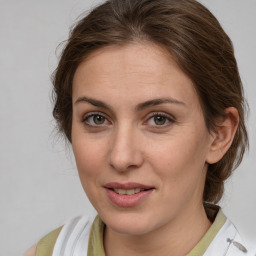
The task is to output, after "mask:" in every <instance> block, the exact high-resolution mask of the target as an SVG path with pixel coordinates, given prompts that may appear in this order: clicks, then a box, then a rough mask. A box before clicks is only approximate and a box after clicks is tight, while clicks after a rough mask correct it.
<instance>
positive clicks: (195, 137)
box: [148, 129, 207, 193]
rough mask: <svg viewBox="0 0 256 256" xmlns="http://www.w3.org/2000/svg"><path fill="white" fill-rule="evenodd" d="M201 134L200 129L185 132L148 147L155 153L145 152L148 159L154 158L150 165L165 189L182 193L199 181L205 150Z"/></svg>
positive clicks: (203, 164) (205, 144)
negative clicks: (147, 154)
mask: <svg viewBox="0 0 256 256" xmlns="http://www.w3.org/2000/svg"><path fill="white" fill-rule="evenodd" d="M204 135H205V133H203V130H202V131H201V132H196V131H195V132H193V130H188V131H187V132H186V131H185V129H184V130H183V131H182V132H181V133H179V134H176V135H175V136H173V137H170V138H168V140H166V141H162V143H159V144H158V145H157V146H155V147H149V148H150V149H152V148H154V152H152V151H151V152H148V153H149V154H150V156H151V157H149V159H150V158H151V159H154V161H151V165H153V166H154V170H155V171H156V172H157V174H158V176H159V177H160V178H161V180H162V182H163V184H164V185H165V184H166V186H165V189H166V190H169V191H170V190H172V191H173V192H175V191H180V192H184V191H185V190H186V189H187V190H189V189H191V187H193V186H195V185H198V183H200V182H201V181H202V179H203V177H204V176H203V175H202V174H203V170H204V166H205V158H206V149H207V137H204ZM167 181H168V182H167ZM175 193H177V192H175Z"/></svg>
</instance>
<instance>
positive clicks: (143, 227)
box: [102, 213, 155, 236]
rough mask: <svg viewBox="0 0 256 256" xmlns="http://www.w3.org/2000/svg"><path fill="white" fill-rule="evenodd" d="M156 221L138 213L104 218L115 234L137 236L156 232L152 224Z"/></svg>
mask: <svg viewBox="0 0 256 256" xmlns="http://www.w3.org/2000/svg"><path fill="white" fill-rule="evenodd" d="M152 217H153V216H152ZM154 219H155V218H150V216H145V215H144V214H138V213H137V214H136V213H121V214H118V215H116V216H115V215H114V214H113V215H111V216H102V220H103V222H104V223H105V224H106V225H107V227H109V228H110V229H111V230H113V231H114V232H116V233H119V234H123V235H135V236H139V235H144V234H147V233H149V232H151V231H152V230H154V223H153V222H152V221H153V220H154Z"/></svg>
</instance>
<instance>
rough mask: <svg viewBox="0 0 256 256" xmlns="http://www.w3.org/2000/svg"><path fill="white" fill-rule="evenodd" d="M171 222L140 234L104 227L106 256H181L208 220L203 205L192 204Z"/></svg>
mask: <svg viewBox="0 0 256 256" xmlns="http://www.w3.org/2000/svg"><path fill="white" fill-rule="evenodd" d="M191 207H192V209H187V210H186V211H183V213H181V214H179V216H178V217H177V218H176V219H175V220H173V221H172V222H171V223H168V224H167V225H164V226H163V227H161V228H159V229H157V230H154V231H152V232H150V233H147V234H143V235H136V236H132V235H124V234H120V233H117V232H115V231H114V230H111V229H109V228H108V227H106V230H105V233H104V247H105V252H106V256H117V255H122V256H128V255H133V256H137V255H140V256H144V255H147V256H151V255H152V256H153V255H154V256H158V255H159V256H160V255H161V256H163V255H172V256H183V255H186V254H188V253H189V252H190V251H191V250H192V249H193V248H194V247H195V245H196V244H197V243H198V242H199V241H200V240H201V238H202V237H203V236H204V234H205V233H206V231H207V230H208V229H209V227H210V225H211V223H210V221H209V220H208V218H207V215H206V213H205V210H204V207H203V205H202V204H198V205H197V206H196V205H192V206H190V207H188V208H191Z"/></svg>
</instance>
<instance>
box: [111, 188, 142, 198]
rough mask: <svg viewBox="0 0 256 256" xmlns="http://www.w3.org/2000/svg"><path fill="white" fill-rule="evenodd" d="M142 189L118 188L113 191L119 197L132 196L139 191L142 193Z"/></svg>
mask: <svg viewBox="0 0 256 256" xmlns="http://www.w3.org/2000/svg"><path fill="white" fill-rule="evenodd" d="M143 190H144V189H140V188H135V189H119V188H114V191H115V192H116V193H117V194H119V195H129V196H130V195H133V194H137V193H139V192H141V191H143Z"/></svg>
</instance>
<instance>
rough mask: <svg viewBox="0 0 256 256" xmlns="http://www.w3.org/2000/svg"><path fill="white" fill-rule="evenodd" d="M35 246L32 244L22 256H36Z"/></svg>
mask: <svg viewBox="0 0 256 256" xmlns="http://www.w3.org/2000/svg"><path fill="white" fill-rule="evenodd" d="M36 247H37V244H35V245H34V246H32V247H31V248H30V249H28V250H27V251H26V252H25V253H24V254H23V256H36Z"/></svg>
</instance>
